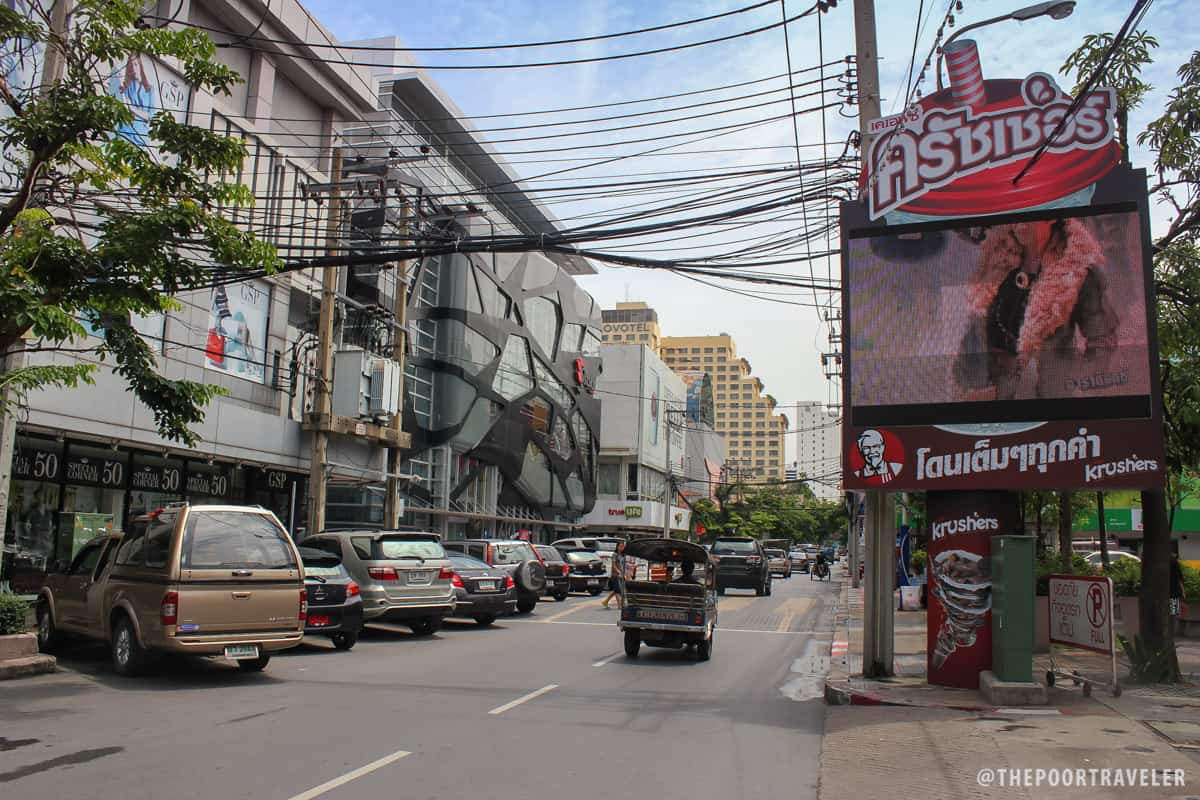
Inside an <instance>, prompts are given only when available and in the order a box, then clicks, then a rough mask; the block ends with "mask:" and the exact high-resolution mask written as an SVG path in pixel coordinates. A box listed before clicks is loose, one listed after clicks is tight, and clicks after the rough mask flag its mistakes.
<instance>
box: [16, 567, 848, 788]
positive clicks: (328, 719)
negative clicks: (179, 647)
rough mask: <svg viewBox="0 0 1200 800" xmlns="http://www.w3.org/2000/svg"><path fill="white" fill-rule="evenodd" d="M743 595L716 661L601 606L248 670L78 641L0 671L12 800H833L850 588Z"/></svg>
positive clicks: (379, 635) (398, 635)
mask: <svg viewBox="0 0 1200 800" xmlns="http://www.w3.org/2000/svg"><path fill="white" fill-rule="evenodd" d="M774 586H775V588H774V592H773V595H772V596H771V597H762V598H758V597H755V596H754V595H753V593H745V592H734V591H730V593H729V594H728V595H726V596H725V597H723V598H721V601H720V623H719V628H718V631H717V634H716V638H715V641H714V648H713V657H712V660H711V661H709V662H705V663H701V662H697V661H695V660H693V659H691V658H689V657H688V656H686V655H685V654H683V653H682V652H679V651H672V650H660V649H653V648H645V647H643V648H642V653H641V657H640V658H638V659H636V660H630V659H627V658H626V657H625V655H624V653H623V651H622V646H621V637H620V635H619V633H618V631H617V630H616V627H615V625H614V624H613V623H614V621H615V619H616V614H617V612H616V611H615V610H605V609H602V608H600V607H599V598H592V597H588V596H585V595H578V596H572V597H571V598H570V599H569V600H567V601H566V602H563V603H556V602H553V601H545V602H543V603H541V604H539V605H538V607H537V610H536V611H535V612H534V613H533V614H531V615H528V616H525V617H515V618H509V619H505V620H501V621H500V622H498V623H497V624H496V625H495V626H494V627H492V628H488V629H482V628H477V627H476V626H475V625H474V624H473V623H470V622H462V623H457V622H454V621H453V620H449V621H447V624H446V627H445V628H444V629H443V630H442V631H441V632H440V633H438V634H437V635H435V636H431V637H425V638H421V637H416V636H412V635H411V634H409V633H408V631H407V630H406V629H402V628H398V627H397V628H394V629H392V628H370V629H368V630H367V631H365V632H364V635H363V638H362V640H361V641H360V642H359V644H358V646H357V647H356V648H355V649H354V650H353V651H351V652H349V653H340V652H336V651H334V650H332V648H330V647H329V646H328V645H326V644H325V643H324V642H322V641H320V640H318V642H319V643H317V644H313V645H309V644H305V645H302V646H301V647H300V648H298V649H297V650H295V651H291V652H290V653H287V654H283V655H278V656H276V657H275V658H274V659H273V660H272V662H271V664H270V665H269V666H268V667H267V670H266V672H264V673H262V674H258V675H251V674H243V673H242V672H240V671H239V670H237V669H236V667H233V666H231V665H230V664H228V663H227V662H224V661H222V660H217V659H184V660H179V661H174V660H173V661H169V662H166V663H164V664H162V665H160V666H158V667H156V668H155V669H154V670H153V671H152V672H151V673H150V674H148V675H146V676H142V677H139V678H135V679H123V678H120V677H118V676H116V675H115V674H113V673H112V671H111V670H110V668H109V666H108V663H107V652H106V650H105V649H104V648H102V647H101V648H97V647H93V646H89V645H76V646H73V647H72V648H70V649H69V650H67V651H66V652H64V653H63V654H61V656H60V666H61V670H60V672H58V673H57V674H54V675H49V676H44V677H39V678H30V679H25V680H19V681H11V682H7V683H2V684H0V796H6V797H14V798H15V797H20V798H22V800H40V798H47V799H48V798H62V797H70V798H72V800H85V799H86V798H106V799H107V798H122V800H142V798H145V799H146V800H151V799H152V800H161V798H163V797H171V798H172V800H183V799H185V798H218V797H219V798H222V799H223V800H229V799H231V798H255V800H263V799H265V798H270V799H271V800H276V799H278V800H312V798H315V797H322V798H326V799H327V800H355V799H356V798H379V797H404V798H428V799H429V800H434V799H435V798H436V799H437V800H459V799H460V798H461V799H462V800H466V799H467V798H480V800H503V799H506V798H521V800H528V799H529V798H538V797H564V796H566V797H571V798H613V797H638V796H648V797H654V798H655V800H668V798H690V799H692V800H694V798H696V797H722V798H725V797H728V798H771V799H772V800H778V798H782V797H787V798H815V797H816V792H817V776H818V774H819V764H818V762H819V756H820V748H821V736H822V725H823V719H824V714H823V705H822V702H823V701H822V700H821V699H820V695H821V690H822V686H823V680H822V679H823V677H824V673H825V671H826V670H827V666H828V654H829V646H830V644H829V640H830V636H831V630H832V624H833V615H834V607H835V604H836V598H837V593H836V592H835V590H834V586H836V584H833V585H831V584H830V583H829V582H818V583H814V582H812V581H811V580H809V577H808V576H807V575H796V576H794V577H793V578H791V579H790V580H776V581H775V585H774Z"/></svg>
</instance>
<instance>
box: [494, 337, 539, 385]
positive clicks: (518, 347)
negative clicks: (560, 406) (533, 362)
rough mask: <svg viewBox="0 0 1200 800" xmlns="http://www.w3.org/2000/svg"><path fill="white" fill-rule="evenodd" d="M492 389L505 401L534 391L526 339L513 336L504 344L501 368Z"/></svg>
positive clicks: (497, 371)
mask: <svg viewBox="0 0 1200 800" xmlns="http://www.w3.org/2000/svg"><path fill="white" fill-rule="evenodd" d="M492 388H493V389H495V390H496V392H497V393H498V394H499V395H500V396H501V397H503V398H504V399H505V400H515V399H516V398H518V397H520V396H521V395H523V394H526V393H528V392H529V391H530V390H531V389H533V377H532V376H531V368H530V366H529V343H528V342H527V341H525V339H524V337H521V336H516V335H511V336H509V337H508V341H506V342H505V343H504V353H503V354H502V355H501V356H500V366H499V368H498V369H497V370H496V377H495V378H493V379H492Z"/></svg>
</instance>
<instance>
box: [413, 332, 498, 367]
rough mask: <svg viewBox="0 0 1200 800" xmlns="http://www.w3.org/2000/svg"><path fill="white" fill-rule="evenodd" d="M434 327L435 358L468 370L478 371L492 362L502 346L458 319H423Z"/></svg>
mask: <svg viewBox="0 0 1200 800" xmlns="http://www.w3.org/2000/svg"><path fill="white" fill-rule="evenodd" d="M423 322H431V323H432V324H433V329H434V349H433V355H434V358H439V359H441V360H442V361H449V362H450V363H451V364H454V365H455V366H459V367H462V368H463V369H465V370H466V371H467V372H470V373H477V372H479V371H480V370H482V369H483V368H484V367H486V366H487V365H488V364H491V363H492V361H494V360H495V359H496V356H497V355H499V354H500V348H498V347H496V345H494V344H492V343H491V342H490V341H488V340H487V339H486V338H484V336H483V334H481V333H479V332H478V331H475V330H472V329H471V328H468V327H467V326H466V325H464V324H463V323H461V322H459V321H458V320H456V319H438V320H423Z"/></svg>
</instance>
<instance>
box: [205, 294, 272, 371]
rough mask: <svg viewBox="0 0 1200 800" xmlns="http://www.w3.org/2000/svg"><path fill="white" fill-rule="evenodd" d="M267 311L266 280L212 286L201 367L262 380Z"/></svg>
mask: <svg viewBox="0 0 1200 800" xmlns="http://www.w3.org/2000/svg"><path fill="white" fill-rule="evenodd" d="M270 311H271V285H270V284H269V283H267V282H266V281H245V282H243V283H234V284H230V285H229V286H218V287H216V288H214V289H212V290H211V292H210V295H209V312H208V332H207V341H206V343H205V348H204V350H205V352H204V363H205V366H207V367H208V368H209V369H215V370H219V371H221V372H224V373H227V374H229V375H236V376H237V377H239V378H245V379H246V380H251V381H257V382H258V383H263V382H264V381H265V379H266V354H265V351H264V345H265V344H266V341H267V323H268V321H269V318H270Z"/></svg>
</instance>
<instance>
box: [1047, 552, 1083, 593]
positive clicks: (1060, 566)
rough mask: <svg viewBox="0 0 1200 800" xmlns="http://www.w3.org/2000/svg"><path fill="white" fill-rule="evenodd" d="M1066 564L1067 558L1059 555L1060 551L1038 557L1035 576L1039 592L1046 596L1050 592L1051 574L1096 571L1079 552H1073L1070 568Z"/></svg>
mask: <svg viewBox="0 0 1200 800" xmlns="http://www.w3.org/2000/svg"><path fill="white" fill-rule="evenodd" d="M1066 564H1067V560H1066V559H1064V558H1062V557H1061V556H1059V554H1058V553H1050V552H1047V553H1046V554H1045V555H1044V556H1042V557H1041V558H1039V559H1038V561H1037V568H1036V576H1035V580H1036V582H1037V594H1039V595H1042V596H1045V595H1048V594H1049V593H1050V576H1051V575H1064V574H1072V575H1092V574H1094V573H1095V570H1093V569H1092V567H1091V565H1090V564H1088V562H1087V559H1085V558H1084V557H1083V556H1081V555H1080V554H1079V553H1072V554H1071V556H1070V568H1069V569H1067V568H1065V567H1066Z"/></svg>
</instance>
